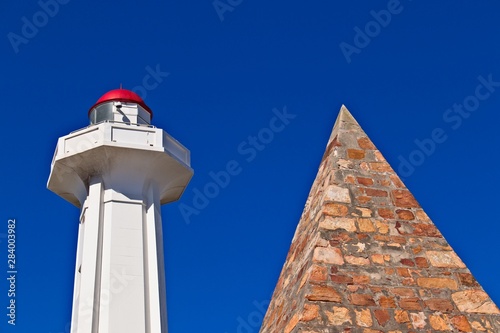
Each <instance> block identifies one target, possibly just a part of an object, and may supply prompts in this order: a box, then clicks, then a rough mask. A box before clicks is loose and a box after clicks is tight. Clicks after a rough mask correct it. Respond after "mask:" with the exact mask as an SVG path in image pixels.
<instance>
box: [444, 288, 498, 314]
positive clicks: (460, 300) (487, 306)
mask: <svg viewBox="0 0 500 333" xmlns="http://www.w3.org/2000/svg"><path fill="white" fill-rule="evenodd" d="M451 297H452V298H453V301H454V302H455V305H456V306H457V307H458V309H459V310H460V311H463V312H468V313H490V314H500V312H499V311H498V308H497V306H496V305H495V304H494V303H493V302H492V301H491V299H490V297H489V296H488V295H487V294H486V293H485V292H484V291H482V290H465V291H459V292H456V293H454V294H453V295H451Z"/></svg>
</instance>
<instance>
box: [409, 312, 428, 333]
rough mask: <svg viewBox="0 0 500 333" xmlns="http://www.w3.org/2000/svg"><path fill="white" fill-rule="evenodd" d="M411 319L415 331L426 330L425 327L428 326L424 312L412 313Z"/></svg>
mask: <svg viewBox="0 0 500 333" xmlns="http://www.w3.org/2000/svg"><path fill="white" fill-rule="evenodd" d="M410 317H411V322H412V324H413V327H414V328H415V329H420V330H421V329H424V328H425V326H426V325H427V322H426V321H425V320H426V317H425V313H423V312H418V313H410Z"/></svg>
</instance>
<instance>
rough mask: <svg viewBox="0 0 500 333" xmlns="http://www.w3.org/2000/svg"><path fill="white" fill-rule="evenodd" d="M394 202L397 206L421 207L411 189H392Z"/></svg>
mask: <svg viewBox="0 0 500 333" xmlns="http://www.w3.org/2000/svg"><path fill="white" fill-rule="evenodd" d="M392 197H393V202H394V204H395V205H396V207H405V208H411V207H420V206H419V204H418V202H417V200H415V198H414V197H413V195H412V194H411V193H410V191H407V190H394V191H392Z"/></svg>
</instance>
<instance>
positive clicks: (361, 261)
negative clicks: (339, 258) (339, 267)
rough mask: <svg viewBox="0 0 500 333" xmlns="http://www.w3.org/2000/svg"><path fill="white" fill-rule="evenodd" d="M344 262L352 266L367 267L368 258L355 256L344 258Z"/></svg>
mask: <svg viewBox="0 0 500 333" xmlns="http://www.w3.org/2000/svg"><path fill="white" fill-rule="evenodd" d="M345 261H347V262H348V263H350V264H352V265H364V266H366V265H369V264H370V260H369V259H368V258H363V257H355V256H345Z"/></svg>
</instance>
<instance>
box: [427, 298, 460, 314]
mask: <svg viewBox="0 0 500 333" xmlns="http://www.w3.org/2000/svg"><path fill="white" fill-rule="evenodd" d="M424 303H425V305H426V306H427V307H428V308H429V309H430V310H433V311H440V312H450V311H452V310H453V304H451V302H450V301H449V300H447V299H442V298H433V299H428V300H425V301H424Z"/></svg>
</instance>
